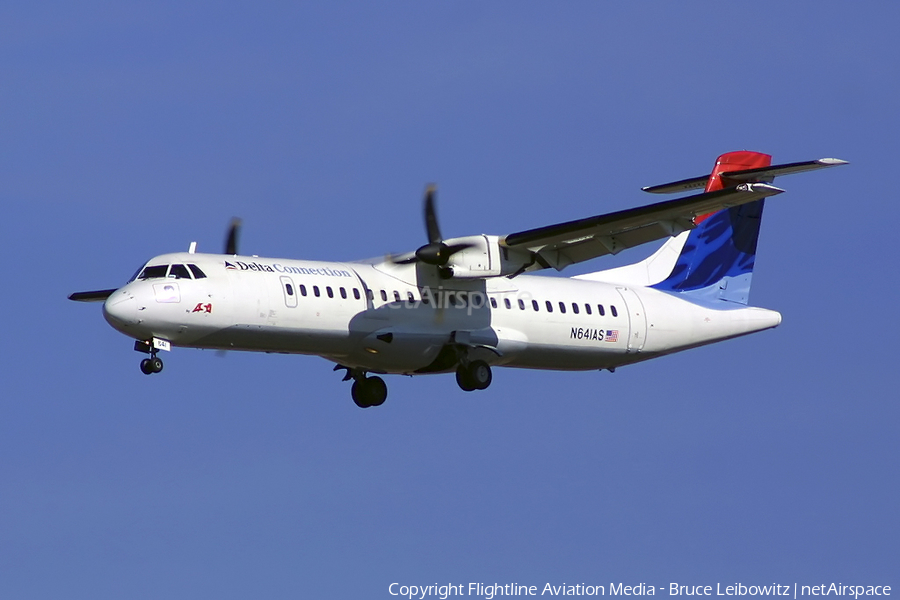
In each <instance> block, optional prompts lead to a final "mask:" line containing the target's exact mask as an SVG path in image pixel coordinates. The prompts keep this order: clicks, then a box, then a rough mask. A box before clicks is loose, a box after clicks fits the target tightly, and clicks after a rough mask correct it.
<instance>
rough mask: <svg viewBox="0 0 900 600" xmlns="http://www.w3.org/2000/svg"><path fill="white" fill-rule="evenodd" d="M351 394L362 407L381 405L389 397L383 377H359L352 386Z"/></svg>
mask: <svg viewBox="0 0 900 600" xmlns="http://www.w3.org/2000/svg"><path fill="white" fill-rule="evenodd" d="M350 395H351V396H352V397H353V402H354V403H355V404H356V405H357V406H358V407H360V408H369V407H370V406H381V405H382V404H384V401H385V400H386V399H387V385H386V384H385V383H384V379H382V378H381V377H366V378H365V379H357V380H356V381H354V382H353V387H351V388H350Z"/></svg>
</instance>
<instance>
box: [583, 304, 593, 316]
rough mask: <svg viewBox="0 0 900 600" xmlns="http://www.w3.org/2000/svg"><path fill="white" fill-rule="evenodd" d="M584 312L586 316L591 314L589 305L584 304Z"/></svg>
mask: <svg viewBox="0 0 900 600" xmlns="http://www.w3.org/2000/svg"><path fill="white" fill-rule="evenodd" d="M584 312H586V313H587V314H591V305H590V304H588V303H587V302H585V303H584Z"/></svg>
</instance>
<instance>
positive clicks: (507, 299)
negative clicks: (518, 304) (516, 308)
mask: <svg viewBox="0 0 900 600" xmlns="http://www.w3.org/2000/svg"><path fill="white" fill-rule="evenodd" d="M503 306H505V307H506V308H512V306H511V305H510V304H509V298H504V299H503Z"/></svg>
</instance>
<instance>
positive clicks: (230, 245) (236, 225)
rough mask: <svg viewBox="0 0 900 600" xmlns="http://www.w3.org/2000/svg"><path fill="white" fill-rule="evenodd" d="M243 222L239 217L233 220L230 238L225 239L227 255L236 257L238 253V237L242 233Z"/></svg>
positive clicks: (229, 233) (229, 231)
mask: <svg viewBox="0 0 900 600" xmlns="http://www.w3.org/2000/svg"><path fill="white" fill-rule="evenodd" d="M241 224H242V221H241V220H240V219H238V218H237V217H234V218H233V219H231V225H230V226H229V227H228V236H227V237H226V238H225V254H231V255H236V254H237V253H238V237H240V233H241Z"/></svg>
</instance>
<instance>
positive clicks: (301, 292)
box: [300, 283, 306, 296]
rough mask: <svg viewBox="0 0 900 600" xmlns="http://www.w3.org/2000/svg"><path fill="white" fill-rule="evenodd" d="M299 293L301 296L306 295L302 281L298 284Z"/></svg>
mask: <svg viewBox="0 0 900 600" xmlns="http://www.w3.org/2000/svg"><path fill="white" fill-rule="evenodd" d="M300 295H301V296H305V295H306V286H305V285H303V284H302V283H301V284H300Z"/></svg>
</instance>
